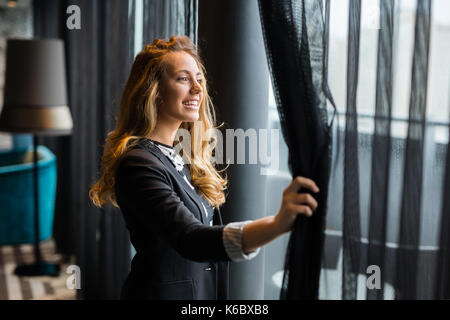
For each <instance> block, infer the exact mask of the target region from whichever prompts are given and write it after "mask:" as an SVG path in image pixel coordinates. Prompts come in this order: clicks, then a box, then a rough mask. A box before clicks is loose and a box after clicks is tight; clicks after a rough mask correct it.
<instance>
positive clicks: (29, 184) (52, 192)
mask: <svg viewBox="0 0 450 320" xmlns="http://www.w3.org/2000/svg"><path fill="white" fill-rule="evenodd" d="M38 177H39V178H38V179H39V223H40V225H39V229H40V232H39V235H40V237H39V240H40V241H43V240H47V239H49V238H50V237H51V236H52V231H53V219H54V209H55V196H56V157H55V155H54V154H53V153H52V152H51V151H50V150H49V149H48V148H46V147H45V146H38ZM33 189H34V184H33V149H32V148H31V149H13V150H7V151H0V245H5V244H9V245H13V244H23V243H34V193H33V192H34V190H33Z"/></svg>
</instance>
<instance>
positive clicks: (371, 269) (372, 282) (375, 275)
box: [366, 265, 381, 290]
mask: <svg viewBox="0 0 450 320" xmlns="http://www.w3.org/2000/svg"><path fill="white" fill-rule="evenodd" d="M366 273H367V275H369V274H370V277H369V276H368V277H367V281H366V286H367V289H369V290H373V289H381V270H380V267H379V266H377V265H371V266H368V267H367V271H366Z"/></svg>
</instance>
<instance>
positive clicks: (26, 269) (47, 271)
mask: <svg viewBox="0 0 450 320" xmlns="http://www.w3.org/2000/svg"><path fill="white" fill-rule="evenodd" d="M59 270H60V266H59V265H57V264H54V263H47V262H40V263H32V264H24V265H21V266H17V267H16V269H15V270H14V274H16V275H18V276H27V277H35V276H50V277H58V276H59Z"/></svg>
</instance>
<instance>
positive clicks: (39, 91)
mask: <svg viewBox="0 0 450 320" xmlns="http://www.w3.org/2000/svg"><path fill="white" fill-rule="evenodd" d="M64 57H65V55H64V42H63V41H62V40H60V39H37V40H35V39H8V41H7V49H6V74H5V90H4V105H3V109H2V113H1V115H0V131H6V132H14V133H30V134H36V135H64V134H70V133H71V132H72V127H73V123H72V117H71V114H70V110H69V107H68V103H67V83H66V67H65V58H64Z"/></svg>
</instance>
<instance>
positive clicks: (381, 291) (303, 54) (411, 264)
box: [259, 0, 450, 300]
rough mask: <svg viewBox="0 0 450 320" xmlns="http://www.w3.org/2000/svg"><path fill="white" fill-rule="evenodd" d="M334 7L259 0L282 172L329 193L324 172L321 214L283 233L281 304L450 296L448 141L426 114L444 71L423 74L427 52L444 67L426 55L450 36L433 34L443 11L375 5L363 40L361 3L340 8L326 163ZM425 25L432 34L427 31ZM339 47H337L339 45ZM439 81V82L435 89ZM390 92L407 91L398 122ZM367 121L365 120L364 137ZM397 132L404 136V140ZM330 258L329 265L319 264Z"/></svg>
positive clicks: (388, 2) (387, 2) (444, 122)
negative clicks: (339, 73)
mask: <svg viewBox="0 0 450 320" xmlns="http://www.w3.org/2000/svg"><path fill="white" fill-rule="evenodd" d="M336 2H337V1H336ZM336 2H333V1H330V0H324V1H322V0H317V1H314V0H303V1H300V0H298V1H296V0H286V1H275V0H274V1H270V0H259V3H260V9H261V10H260V11H261V19H262V24H263V29H264V36H265V40H266V50H267V53H268V57H269V66H270V70H271V73H272V77H273V81H274V89H275V96H276V101H277V106H278V110H279V113H280V121H281V126H282V128H283V136H284V138H285V140H286V143H287V145H288V146H289V152H290V156H289V165H290V167H291V173H292V174H293V175H305V176H308V177H310V178H313V179H315V180H317V181H318V182H319V186H320V188H321V196H322V197H324V196H327V187H328V180H327V179H328V177H330V183H329V190H328V200H327V201H328V204H329V205H328V210H327V201H326V200H325V199H323V198H322V199H321V198H319V199H318V200H319V208H320V207H321V210H319V212H318V213H317V214H316V215H315V217H314V219H311V220H308V219H305V218H299V219H298V221H297V223H296V226H295V229H294V231H293V232H292V234H291V239H290V243H289V246H288V251H287V253H286V266H285V274H284V280H283V287H282V289H281V298H286V299H290V298H317V297H319V296H320V295H321V294H320V292H321V291H324V290H325V289H327V290H330V288H331V290H335V291H338V295H335V294H331V295H330V296H332V297H334V298H342V299H348V300H352V299H372V300H375V299H377V300H381V299H449V298H450V274H449V268H450V259H449V248H450V233H449V231H450V228H449V225H450V201H449V199H450V193H449V192H450V191H449V190H450V152H449V150H448V139H444V140H442V139H440V140H435V136H434V132H435V130H437V129H436V128H440V129H444V131H447V132H450V129H449V115H448V114H445V115H442V114H440V116H439V117H440V118H439V119H437V120H436V119H434V120H432V119H431V118H429V116H428V108H429V107H433V108H434V109H433V110H435V109H436V106H435V105H432V106H430V101H433V99H429V98H430V86H431V85H430V83H431V84H434V88H433V90H434V91H433V93H434V94H435V95H436V94H438V95H440V94H441V92H447V90H448V86H449V84H448V83H439V81H436V80H437V79H435V78H433V77H439V79H440V81H441V82H442V81H443V79H446V78H444V77H443V76H442V74H447V73H448V71H449V70H445V71H442V70H439V71H440V73H439V72H436V71H434V72H431V67H430V65H431V58H430V57H434V65H435V66H434V68H435V69H433V70H436V66H441V65H442V66H449V65H450V64H449V61H448V55H445V54H444V55H440V54H435V53H436V52H435V51H436V50H439V49H438V48H439V43H438V42H439V41H444V39H445V37H444V36H442V35H445V34H446V35H447V36H448V35H449V33H444V31H441V30H443V29H440V28H439V23H441V24H442V19H443V16H440V17H439V19H441V21H437V20H436V21H435V20H434V17H433V13H435V12H437V11H436V10H434V5H435V4H438V5H439V6H440V7H439V8H440V9H439V10H442V8H443V7H444V3H443V2H441V1H438V0H417V1H413V2H414V5H412V4H413V2H410V3H409V5H407V6H406V5H405V3H403V2H401V1H397V0H380V1H379V3H377V4H376V6H377V11H376V12H377V15H376V18H377V19H379V20H378V21H379V26H378V27H377V28H376V29H377V30H376V31H375V32H372V31H371V32H372V33H370V32H368V31H367V30H368V29H367V28H368V27H367V25H363V23H364V19H367V16H364V14H366V15H367V12H368V11H367V7H366V11H364V10H363V9H364V5H365V3H364V2H363V1H361V0H349V1H348V12H347V14H346V17H347V19H348V20H347V21H344V22H342V20H340V21H338V22H336V23H345V24H348V25H347V26H348V28H347V29H345V30H346V32H347V35H346V41H345V42H344V43H345V45H346V47H345V49H344V50H345V51H346V56H345V57H346V58H345V59H342V60H339V61H333V64H334V65H343V66H345V68H344V70H346V83H345V86H339V88H344V94H343V96H344V99H343V100H341V101H340V103H342V105H337V109H338V115H339V118H338V119H339V120H340V121H335V122H334V123H335V124H337V126H335V128H336V130H333V132H334V131H335V132H334V134H333V138H334V139H333V141H334V143H333V152H332V158H333V159H334V160H333V161H332V166H330V165H329V150H328V146H329V144H330V141H332V140H331V139H330V129H329V126H328V125H327V121H328V123H329V122H330V121H329V120H332V119H334V117H333V116H331V112H326V110H330V111H331V108H326V107H325V104H326V100H328V102H330V103H329V105H332V106H334V103H333V99H332V97H331V93H330V91H329V89H328V85H327V82H328V79H330V78H332V77H333V78H336V77H335V75H334V74H329V73H328V66H329V65H330V63H331V59H338V58H341V57H342V56H339V55H336V54H335V53H334V52H333V54H329V53H328V50H329V48H330V44H329V41H330V30H332V29H330V13H331V14H333V13H334V12H333V10H336V8H337V7H336V6H338V5H340V4H336ZM330 4H333V5H334V6H332V5H330ZM402 5H403V6H402ZM336 16H338V15H335V17H336ZM339 17H342V15H340V16H339ZM405 17H406V18H405ZM400 19H402V20H401V21H400ZM433 22H434V23H435V26H438V27H437V28H436V27H435V28H434V29H433ZM366 23H367V20H366ZM445 24H448V21H447V22H445ZM405 25H407V26H409V25H411V26H412V30H411V39H412V45H411V47H408V46H405V45H404V43H400V42H401V41H402V40H404V38H403V39H402V38H401V37H404V36H405V34H406V33H405V30H406V29H405ZM343 29H344V28H343ZM399 29H401V30H399ZM432 30H433V32H435V34H434V36H435V39H436V41H435V43H434V44H433V45H434V47H432V41H431V38H432V35H433V32H432ZM368 34H374V35H376V38H377V42H376V45H374V46H373V48H375V51H374V52H373V56H374V57H376V64H375V68H374V71H375V72H374V79H375V81H374V84H375V85H374V86H373V88H372V87H369V89H367V88H368V87H367V83H362V81H361V78H364V72H365V70H368V67H367V66H366V65H363V64H362V63H361V61H362V59H365V60H364V61H365V62H366V63H367V52H368V50H369V49H368V48H370V50H372V47H370V46H368V45H367V42H365V44H364V46H363V45H362V43H363V42H364V41H367V39H365V38H364V36H367V35H368ZM314 35H316V36H314ZM448 40H449V39H448V37H447V41H448ZM338 41H341V42H339V44H342V43H343V42H342V39H341V38H339V39H338ZM433 48H434V49H433ZM432 49H433V50H434V51H433V50H432ZM335 50H336V48H335ZM408 50H409V51H408ZM327 56H329V57H327ZM409 58H411V63H410V64H409V65H408V68H405V65H407V64H406V63H405V60H407V59H409ZM439 59H441V60H439ZM319 66H320V67H319ZM409 66H410V69H409ZM437 69H439V68H437ZM341 70H342V69H341ZM399 74H401V76H399ZM399 79H400V81H402V82H403V83H405V82H406V83H407V84H408V86H407V88H406V89H404V88H403V87H402V86H399V84H398V82H399ZM318 83H320V84H321V85H318ZM436 86H441V91H440V92H439V91H437V90H436ZM364 90H366V91H364ZM367 90H369V91H370V92H373V94H372V95H371V96H372V97H373V99H374V101H373V105H374V113H373V114H365V113H364V114H363V113H361V110H362V109H361V107H364V106H361V101H363V100H360V99H359V98H358V96H359V95H364V94H367V92H368V91H367ZM371 90H372V91H371ZM399 90H406V93H407V103H406V104H405V106H406V107H407V108H405V110H406V112H405V114H406V117H405V118H402V117H399V116H398V114H399V112H398V109H399V108H401V105H400V102H399V101H400V100H398V96H399ZM332 93H333V94H335V92H334V91H333V92H332ZM402 94H403V92H402ZM431 98H435V97H431ZM443 100H445V99H443ZM364 101H367V100H364ZM439 101H442V100H439ZM447 103H448V102H447ZM438 107H439V108H443V109H446V108H448V106H442V105H440V106H438ZM366 109H367V108H366ZM395 113H397V115H394V114H395ZM327 115H328V119H327ZM330 116H331V117H330ZM367 119H370V121H372V123H373V129H371V131H370V130H369V131H370V132H368V131H367V121H366V120H367ZM363 120H365V121H363ZM330 125H331V124H330ZM400 125H402V126H403V127H404V128H405V129H406V130H405V131H404V132H405V136H404V137H403V136H402V134H399V130H398V129H399V128H400ZM364 126H366V127H364ZM362 127H364V128H363V129H361V128H362ZM403 127H402V128H403ZM393 129H395V130H396V132H395V134H394V131H393ZM443 141H444V142H443ZM329 169H330V174H328V171H327V170H329ZM322 186H323V187H322ZM331 204H332V205H331ZM326 211H328V212H326ZM325 217H327V221H326V222H325ZM325 226H326V230H325V232H324V229H325ZM323 233H325V236H324V235H323ZM324 238H325V247H324V249H323V250H322V246H323V242H324ZM336 243H339V245H337V246H336ZM337 247H339V249H336V248H337ZM332 248H335V249H336V250H335V251H336V252H332V250H331V249H332ZM322 252H323V256H321V253H322ZM321 257H322V258H323V260H324V263H323V265H322V266H321V265H320V263H321ZM333 259H334V261H335V262H334V263H331V264H330V263H328V262H327V263H325V260H333ZM369 267H378V270H379V271H381V273H380V274H379V276H380V281H379V286H370V285H368V283H369V282H370V281H371V279H372V278H371V275H372V272H368V270H369V269H370V268H369ZM370 270H373V269H370ZM321 272H322V278H319V275H320V274H321ZM319 279H320V281H319ZM319 282H320V290H319ZM327 282H328V283H327ZM322 293H323V292H322ZM328 293H330V292H328ZM323 296H327V295H326V294H324V295H323Z"/></svg>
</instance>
